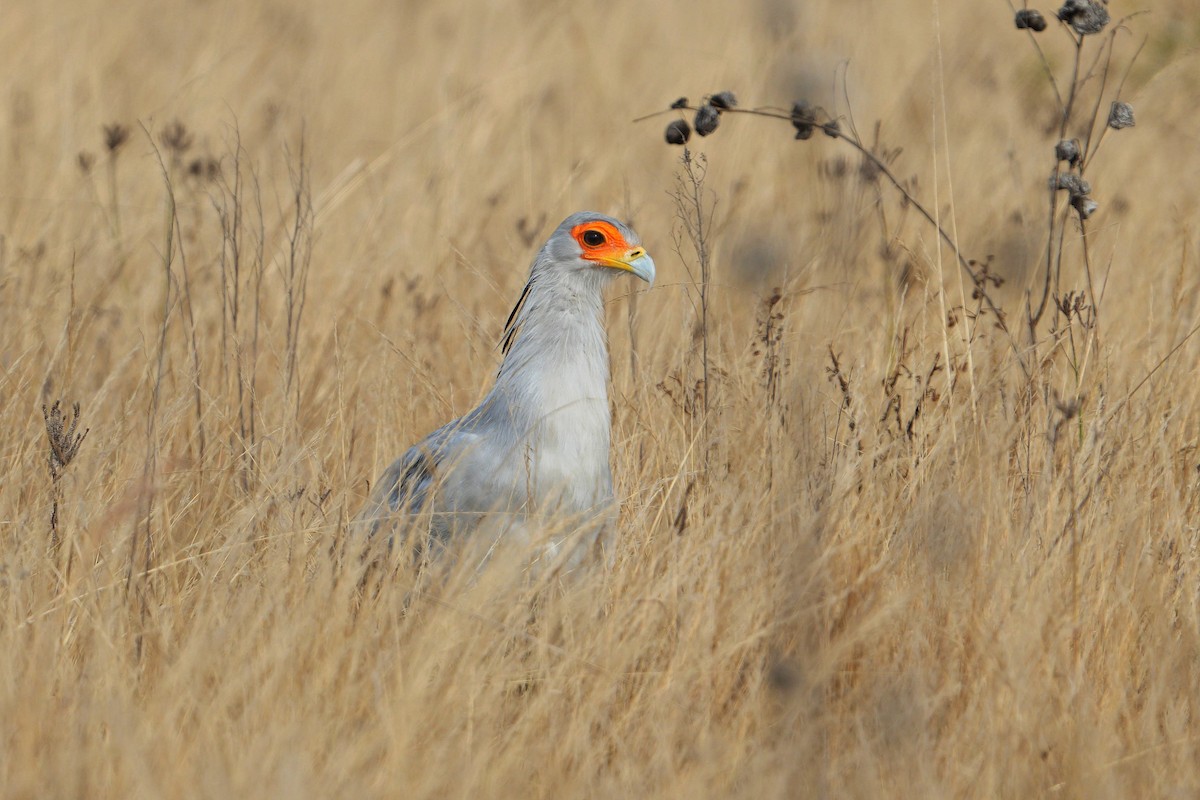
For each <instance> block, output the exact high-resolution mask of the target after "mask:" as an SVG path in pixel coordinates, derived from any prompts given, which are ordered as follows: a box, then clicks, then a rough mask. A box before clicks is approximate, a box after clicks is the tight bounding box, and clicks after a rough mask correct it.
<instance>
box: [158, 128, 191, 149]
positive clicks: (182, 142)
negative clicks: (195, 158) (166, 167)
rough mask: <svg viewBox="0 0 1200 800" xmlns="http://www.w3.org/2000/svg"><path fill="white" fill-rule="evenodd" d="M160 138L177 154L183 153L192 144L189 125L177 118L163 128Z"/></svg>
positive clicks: (165, 145) (164, 144)
mask: <svg viewBox="0 0 1200 800" xmlns="http://www.w3.org/2000/svg"><path fill="white" fill-rule="evenodd" d="M158 139H159V141H160V142H162V143H163V146H164V147H166V148H167V149H168V150H171V151H172V152H174V153H175V154H176V155H183V154H184V153H185V152H187V149H188V148H189V147H191V146H192V134H191V133H189V132H188V129H187V126H185V125H184V124H183V123H182V122H180V121H179V120H175V121H174V122H172V123H171V124H170V125H168V126H167V127H165V128H163V130H162V132H161V133H160V134H158Z"/></svg>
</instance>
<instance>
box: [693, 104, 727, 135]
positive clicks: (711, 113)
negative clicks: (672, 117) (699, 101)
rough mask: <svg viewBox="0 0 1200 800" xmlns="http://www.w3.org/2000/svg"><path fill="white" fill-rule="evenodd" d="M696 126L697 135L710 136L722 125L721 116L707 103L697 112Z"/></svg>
mask: <svg viewBox="0 0 1200 800" xmlns="http://www.w3.org/2000/svg"><path fill="white" fill-rule="evenodd" d="M694 124H695V126H696V133H698V134H700V135H701V136H708V135H709V134H710V133H712V132H713V131H715V130H716V129H717V126H718V125H720V124H721V115H720V114H718V113H717V110H716V109H715V108H713V107H712V106H711V105H709V104H708V103H705V104H704V105H702V106H700V108H699V109H697V110H696V121H695V123H694Z"/></svg>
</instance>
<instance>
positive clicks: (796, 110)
mask: <svg viewBox="0 0 1200 800" xmlns="http://www.w3.org/2000/svg"><path fill="white" fill-rule="evenodd" d="M816 122H817V110H816V109H815V108H813V107H812V106H811V105H810V104H809V103H808V102H806V101H804V100H797V101H796V102H795V103H793V104H792V127H794V128H795V129H796V138H797V139H808V138H810V137H811V136H812V135H813V126H814V125H815V124H816Z"/></svg>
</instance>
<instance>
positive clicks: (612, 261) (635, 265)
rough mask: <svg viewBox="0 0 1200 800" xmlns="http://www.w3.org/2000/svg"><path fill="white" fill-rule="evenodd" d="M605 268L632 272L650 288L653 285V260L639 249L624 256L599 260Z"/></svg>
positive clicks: (634, 249)
mask: <svg viewBox="0 0 1200 800" xmlns="http://www.w3.org/2000/svg"><path fill="white" fill-rule="evenodd" d="M600 263H601V264H603V265H604V266H606V267H612V268H613V269H620V270H624V271H626V272H632V273H633V274H634V275H637V276H638V277H639V278H641V279H642V280H644V281H645V282H646V283H648V284H650V285H651V286H653V285H654V259H652V258H650V256H649V255H648V254H647V253H646V251H645V250H644V249H642V248H640V247H635V248H633V249H632V250H630V251H629V252H627V253H625V254H624V255H621V256H618V257H610V258H603V259H600Z"/></svg>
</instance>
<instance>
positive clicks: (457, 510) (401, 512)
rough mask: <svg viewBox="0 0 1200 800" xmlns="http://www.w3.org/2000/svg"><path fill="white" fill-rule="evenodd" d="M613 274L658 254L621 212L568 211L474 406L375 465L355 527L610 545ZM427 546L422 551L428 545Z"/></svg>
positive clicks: (645, 270)
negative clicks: (608, 318) (607, 311)
mask: <svg viewBox="0 0 1200 800" xmlns="http://www.w3.org/2000/svg"><path fill="white" fill-rule="evenodd" d="M622 272H628V273H633V274H634V275H636V276H637V277H639V278H641V279H642V280H644V281H646V282H647V283H651V284H652V283H653V282H654V261H653V260H651V258H650V256H649V255H647V254H646V251H645V250H644V249H643V248H642V246H641V240H640V239H639V238H638V235H637V234H636V233H635V232H634V231H633V229H632V228H630V227H629V226H627V225H625V224H623V223H621V222H618V221H617V220H615V219H613V218H611V217H608V216H605V215H603V214H597V213H595V212H590V211H584V212H580V213H578V214H572V215H571V216H569V217H567V218H566V219H565V220H563V222H562V224H561V225H559V226H558V228H557V229H555V231H554V233H553V234H551V236H550V238H549V240H547V242H546V243H545V244H544V245H543V246H542V248H541V250H539V251H538V254H537V256H536V257H535V258H534V259H533V264H532V266H531V267H530V270H529V280H528V281H527V282H526V284H525V289H524V290H523V291H522V292H521V297H520V299H519V300H518V301H517V304H516V306H515V307H514V308H513V310H512V313H511V314H509V316H508V321H507V323H505V326H504V334H503V338H502V340H501V348H502V352H503V359H504V360H503V363H501V365H500V371H499V373H497V375H496V381H495V385H494V386H493V387H492V389H491V391H490V392H488V394H487V396H486V397H485V398H484V399H483V402H481V403H480V404H479V405H478V406H477V407H476V408H474V409H473V410H471V411H470V412H468V413H467V414H465V415H464V416H462V417H460V418H458V419H456V420H454V421H453V422H450V423H447V424H446V425H443V426H442V427H440V428H438V429H437V430H436V431H434V432H433V433H431V434H429V435H428V436H426V437H425V438H424V439H422V440H421V441H420V442H419V443H417V444H416V445H414V446H413V447H411V448H410V449H409V450H408V452H406V453H405V454H404V455H403V456H401V457H400V458H399V459H397V460H396V461H395V462H394V463H393V464H392V465H391V466H389V467H388V468H387V469H386V470H384V472H383V474H382V475H381V476H380V477H379V480H378V481H377V482H376V484H375V486H374V489H373V491H372V493H371V496H370V498H369V499H368V500H367V503H366V505H365V506H364V507H363V509H362V510H361V511H360V512H359V514H358V516H357V517H356V519H355V522H354V523H353V529H354V530H356V531H358V532H361V533H364V534H366V535H368V536H371V537H375V538H378V537H382V536H387V537H388V539H387V541H388V543H389V545H391V544H393V543H395V542H397V541H398V540H397V534H402V535H404V536H407V537H408V541H410V542H412V543H413V545H414V546H415V547H416V548H418V552H420V551H421V550H422V548H423V545H424V543H425V542H426V541H428V542H430V543H431V544H432V548H431V549H432V551H434V552H436V551H437V550H438V549H440V548H441V547H442V546H444V545H445V544H447V543H448V542H449V541H451V540H452V539H453V538H454V537H456V536H458V535H460V534H474V535H482V536H485V537H487V538H486V539H485V541H484V544H485V546H486V547H488V548H491V547H493V546H494V545H495V544H496V543H499V542H507V543H515V544H517V545H518V546H524V547H529V548H532V552H529V553H528V554H527V555H528V560H529V561H530V562H531V563H533V562H538V561H542V562H546V561H551V562H553V563H556V564H560V565H566V566H568V567H569V566H574V565H577V564H578V563H579V562H580V561H581V560H582V559H583V557H584V556H585V555H586V554H587V553H588V551H589V550H591V549H592V548H593V547H595V546H596V545H597V543H599V544H601V545H602V546H603V547H604V548H605V549H607V548H608V546H609V545H610V544H611V537H612V535H613V528H614V527H615V524H616V520H615V517H616V509H615V503H614V499H613V482H612V471H611V468H610V466H609V429H610V423H611V420H610V414H609V407H608V380H609V363H608V345H607V341H606V337H605V331H604V324H603V321H602V318H601V317H602V310H603V297H602V293H603V290H604V287H605V286H606V285H607V284H608V283H609V282H610V281H611V280H612V279H613V278H614V277H616V276H618V275H620V274H621V273H622ZM426 552H428V551H426Z"/></svg>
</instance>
